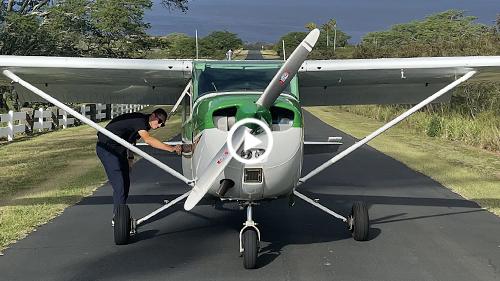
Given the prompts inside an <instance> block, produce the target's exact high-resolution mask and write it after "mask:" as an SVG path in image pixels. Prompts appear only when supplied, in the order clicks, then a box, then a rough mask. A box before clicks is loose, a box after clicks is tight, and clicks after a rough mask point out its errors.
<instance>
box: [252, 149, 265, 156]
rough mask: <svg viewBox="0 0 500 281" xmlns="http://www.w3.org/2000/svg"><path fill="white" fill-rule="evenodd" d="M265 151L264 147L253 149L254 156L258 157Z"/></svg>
mask: <svg viewBox="0 0 500 281" xmlns="http://www.w3.org/2000/svg"><path fill="white" fill-rule="evenodd" d="M265 152H266V150H265V149H259V150H257V151H255V158H259V157H260V156H261V155H262V154H264V153H265Z"/></svg>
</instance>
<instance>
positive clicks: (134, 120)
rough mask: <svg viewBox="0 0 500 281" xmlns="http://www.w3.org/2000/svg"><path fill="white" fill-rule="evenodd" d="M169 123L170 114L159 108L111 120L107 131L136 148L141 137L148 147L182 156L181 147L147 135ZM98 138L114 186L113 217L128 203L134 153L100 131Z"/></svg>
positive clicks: (99, 150) (99, 148) (107, 171)
mask: <svg viewBox="0 0 500 281" xmlns="http://www.w3.org/2000/svg"><path fill="white" fill-rule="evenodd" d="M166 120H167V113H166V112H165V110H163V109H161V108H159V109H156V110H155V111H153V113H151V114H150V115H147V114H143V113H127V114H123V115H120V116H118V117H116V118H114V119H113V120H111V122H109V124H108V125H107V126H106V129H108V130H109V131H111V132H112V133H114V134H116V135H117V136H119V137H120V138H122V139H124V140H126V141H127V142H129V143H131V144H134V145H135V143H136V141H137V140H138V139H140V138H142V139H143V140H144V141H145V142H146V143H147V144H148V145H151V146H152V147H154V148H158V149H162V150H166V151H169V152H176V153H177V154H180V153H181V146H180V145H176V146H170V145H167V144H164V143H163V142H161V141H159V140H158V139H156V138H154V137H152V136H151V135H149V133H148V131H149V130H150V129H153V130H156V129H158V128H160V127H164V126H165V122H166ZM97 137H98V140H97V145H96V152H97V156H98V157H99V160H101V162H102V165H103V166H104V169H105V170H106V175H107V176H108V179H109V183H110V184H111V186H112V187H113V203H114V208H113V214H116V209H117V208H118V206H119V205H121V204H126V202H127V197H128V192H129V188H130V172H132V170H133V162H134V153H133V152H132V151H128V149H126V148H125V147H124V146H122V145H120V144H118V143H117V142H116V141H114V140H112V139H110V138H109V137H107V136H106V135H104V134H102V133H100V132H99V133H97ZM113 222H114V221H113ZM113 222H112V224H113Z"/></svg>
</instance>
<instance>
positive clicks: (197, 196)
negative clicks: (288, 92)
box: [184, 126, 250, 211]
mask: <svg viewBox="0 0 500 281" xmlns="http://www.w3.org/2000/svg"><path fill="white" fill-rule="evenodd" d="M247 130H248V131H250V129H248V128H247V127H245V126H240V127H238V128H237V129H236V131H235V132H234V134H233V138H232V145H233V147H234V148H235V150H238V149H239V148H240V147H241V146H242V145H243V142H244V141H245V132H246V131H247ZM232 158H233V156H232V155H231V153H229V150H228V144H227V142H226V143H225V144H224V146H222V148H221V149H220V150H219V152H217V154H216V155H215V157H214V158H213V159H212V161H210V164H208V166H207V168H206V169H205V171H203V174H202V175H201V177H200V178H199V179H198V180H197V181H196V185H195V186H194V187H193V189H192V190H191V193H189V196H188V198H187V199H186V202H184V209H185V210H186V211H189V210H191V209H193V208H194V206H196V204H198V202H200V200H201V199H202V198H203V196H205V194H206V193H207V191H208V190H209V189H210V187H211V186H212V184H213V182H214V181H215V179H217V177H218V176H219V175H220V173H222V171H223V170H224V169H225V168H226V167H227V165H228V164H229V161H231V159H232Z"/></svg>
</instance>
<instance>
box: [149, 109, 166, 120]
mask: <svg viewBox="0 0 500 281" xmlns="http://www.w3.org/2000/svg"><path fill="white" fill-rule="evenodd" d="M153 113H154V114H155V115H163V116H165V118H167V117H168V114H167V112H166V111H165V110H163V108H157V109H155V111H153V112H151V114H153Z"/></svg>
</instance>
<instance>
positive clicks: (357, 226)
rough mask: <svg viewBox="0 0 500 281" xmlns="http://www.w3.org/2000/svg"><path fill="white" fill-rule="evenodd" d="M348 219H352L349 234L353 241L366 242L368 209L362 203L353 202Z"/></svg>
mask: <svg viewBox="0 0 500 281" xmlns="http://www.w3.org/2000/svg"><path fill="white" fill-rule="evenodd" d="M349 219H352V226H351V232H352V237H353V238H354V240H356V241H366V240H368V234H369V230H370V217H369V216H368V207H367V206H366V204H365V203H364V202H361V201H357V202H354V204H353V205H352V209H351V215H350V216H349Z"/></svg>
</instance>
